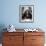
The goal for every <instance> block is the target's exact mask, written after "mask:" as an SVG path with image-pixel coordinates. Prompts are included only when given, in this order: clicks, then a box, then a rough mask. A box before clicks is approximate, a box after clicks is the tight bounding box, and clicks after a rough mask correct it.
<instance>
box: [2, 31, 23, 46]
mask: <svg viewBox="0 0 46 46" xmlns="http://www.w3.org/2000/svg"><path fill="white" fill-rule="evenodd" d="M3 34H4V36H3V46H23V33H22V32H21V33H17V32H4V33H3Z"/></svg>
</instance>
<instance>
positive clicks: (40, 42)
mask: <svg viewBox="0 0 46 46" xmlns="http://www.w3.org/2000/svg"><path fill="white" fill-rule="evenodd" d="M24 46H44V33H43V32H29V33H28V32H26V33H24Z"/></svg>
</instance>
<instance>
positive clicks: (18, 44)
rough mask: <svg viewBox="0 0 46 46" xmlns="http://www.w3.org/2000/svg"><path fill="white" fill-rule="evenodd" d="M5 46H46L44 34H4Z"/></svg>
mask: <svg viewBox="0 0 46 46" xmlns="http://www.w3.org/2000/svg"><path fill="white" fill-rule="evenodd" d="M2 44H3V46H44V32H4V33H3V42H2Z"/></svg>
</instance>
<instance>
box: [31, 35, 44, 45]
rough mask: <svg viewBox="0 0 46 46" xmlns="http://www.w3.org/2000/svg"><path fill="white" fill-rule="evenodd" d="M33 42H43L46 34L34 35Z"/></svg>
mask: <svg viewBox="0 0 46 46" xmlns="http://www.w3.org/2000/svg"><path fill="white" fill-rule="evenodd" d="M32 43H33V44H43V43H44V36H32Z"/></svg>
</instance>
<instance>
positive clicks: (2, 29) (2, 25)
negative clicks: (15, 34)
mask: <svg viewBox="0 0 46 46" xmlns="http://www.w3.org/2000/svg"><path fill="white" fill-rule="evenodd" d="M4 28H6V27H5V25H4V24H0V43H2V36H3V32H5V31H6V30H4Z"/></svg>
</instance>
